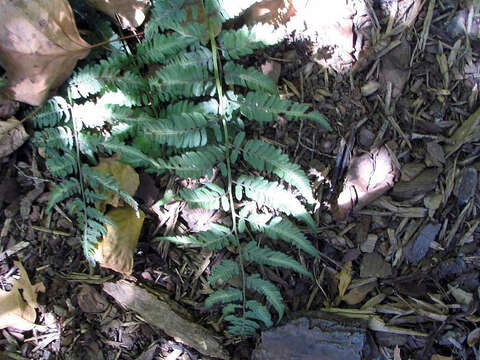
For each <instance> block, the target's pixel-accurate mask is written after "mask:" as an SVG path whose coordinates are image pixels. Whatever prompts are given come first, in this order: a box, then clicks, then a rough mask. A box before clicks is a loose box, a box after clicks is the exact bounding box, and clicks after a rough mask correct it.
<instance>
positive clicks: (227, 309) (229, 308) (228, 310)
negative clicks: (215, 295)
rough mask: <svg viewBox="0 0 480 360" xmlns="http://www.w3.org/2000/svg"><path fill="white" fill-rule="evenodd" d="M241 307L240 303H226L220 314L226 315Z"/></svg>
mask: <svg viewBox="0 0 480 360" xmlns="http://www.w3.org/2000/svg"><path fill="white" fill-rule="evenodd" d="M241 307H242V305H240V304H235V303H230V304H227V305H225V306H224V307H223V309H222V315H223V316H227V315H230V314H233V313H234V312H235V311H237V310H238V309H240V308H241Z"/></svg>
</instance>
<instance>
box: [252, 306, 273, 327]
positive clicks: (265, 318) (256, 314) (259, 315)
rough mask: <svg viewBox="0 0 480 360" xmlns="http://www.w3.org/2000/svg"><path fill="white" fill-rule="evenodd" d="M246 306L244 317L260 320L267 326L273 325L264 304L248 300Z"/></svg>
mask: <svg viewBox="0 0 480 360" xmlns="http://www.w3.org/2000/svg"><path fill="white" fill-rule="evenodd" d="M246 307H247V309H248V310H249V311H247V312H245V317H246V318H249V319H252V320H258V321H261V322H263V324H264V325H265V326H266V327H267V328H269V327H271V326H272V325H273V322H272V316H271V315H270V312H269V311H268V309H267V308H266V307H265V305H263V304H261V303H259V302H258V301H256V300H248V301H247V302H246Z"/></svg>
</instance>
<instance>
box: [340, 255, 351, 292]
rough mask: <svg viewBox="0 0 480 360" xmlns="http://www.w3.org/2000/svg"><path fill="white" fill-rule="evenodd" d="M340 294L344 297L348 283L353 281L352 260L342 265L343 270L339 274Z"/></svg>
mask: <svg viewBox="0 0 480 360" xmlns="http://www.w3.org/2000/svg"><path fill="white" fill-rule="evenodd" d="M336 277H337V279H338V296H339V297H343V296H344V295H345V292H346V291H347V288H348V285H350V282H351V281H352V262H351V261H349V262H347V263H345V264H344V265H343V266H342V270H341V271H340V273H338V274H337V276H336Z"/></svg>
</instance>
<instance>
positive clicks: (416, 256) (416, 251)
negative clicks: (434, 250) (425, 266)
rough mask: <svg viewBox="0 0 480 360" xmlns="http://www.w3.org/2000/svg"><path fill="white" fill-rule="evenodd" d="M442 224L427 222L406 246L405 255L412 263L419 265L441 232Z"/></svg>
mask: <svg viewBox="0 0 480 360" xmlns="http://www.w3.org/2000/svg"><path fill="white" fill-rule="evenodd" d="M440 228H441V225H440V224H427V225H426V226H425V227H423V228H422V230H420V232H419V233H418V234H417V236H416V237H415V238H414V239H411V240H410V241H409V243H408V244H407V246H406V247H405V257H406V259H407V261H408V262H409V263H411V264H414V265H417V264H418V263H420V261H422V260H423V258H424V257H425V255H427V252H428V249H430V244H431V243H432V241H434V240H435V238H436V237H437V234H438V233H439V232H440Z"/></svg>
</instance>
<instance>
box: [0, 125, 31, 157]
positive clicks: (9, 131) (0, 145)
mask: <svg viewBox="0 0 480 360" xmlns="http://www.w3.org/2000/svg"><path fill="white" fill-rule="evenodd" d="M27 139H28V134H27V132H26V131H25V128H24V127H23V125H22V123H21V122H20V121H18V120H17V119H15V118H13V117H12V118H10V119H8V120H7V121H0V158H2V157H4V156H8V155H10V154H11V153H13V152H14V151H15V150H17V149H18V148H19V147H20V146H22V145H23V144H24V143H25V141H27Z"/></svg>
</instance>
